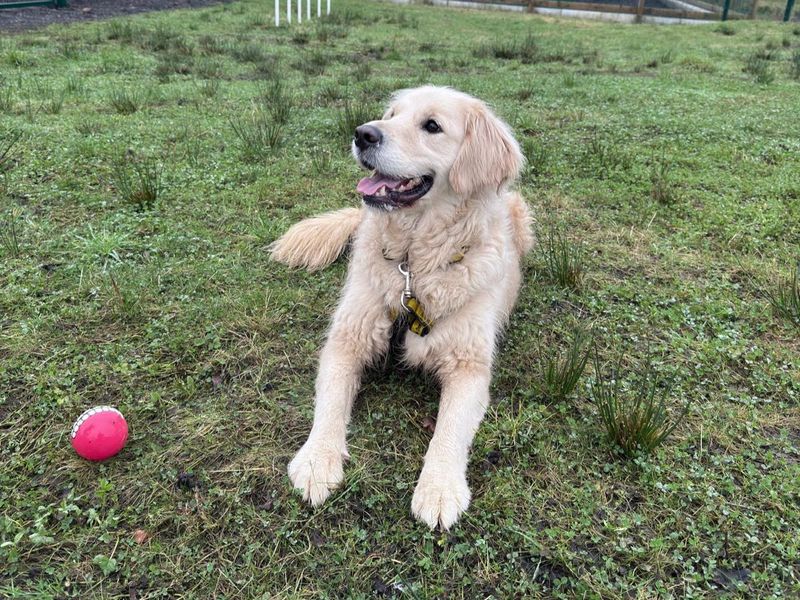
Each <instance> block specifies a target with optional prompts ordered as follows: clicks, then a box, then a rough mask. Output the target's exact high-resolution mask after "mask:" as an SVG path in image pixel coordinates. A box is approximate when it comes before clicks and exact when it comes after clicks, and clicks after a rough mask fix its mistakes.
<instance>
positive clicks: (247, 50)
mask: <svg viewBox="0 0 800 600" xmlns="http://www.w3.org/2000/svg"><path fill="white" fill-rule="evenodd" d="M228 52H229V54H230V55H231V56H232V57H233V58H235V59H236V60H238V61H239V62H243V63H264V62H267V61H269V60H270V56H269V54H267V52H266V51H265V50H264V48H263V47H262V46H261V45H259V44H257V43H255V42H244V43H240V44H233V45H231V46H229V48H228Z"/></svg>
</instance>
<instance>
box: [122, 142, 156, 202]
mask: <svg viewBox="0 0 800 600" xmlns="http://www.w3.org/2000/svg"><path fill="white" fill-rule="evenodd" d="M161 175H162V166H161V165H160V164H159V163H157V162H156V161H154V160H150V159H138V158H136V157H135V156H134V155H133V153H132V152H131V151H128V152H126V153H125V155H124V156H122V157H120V158H119V159H118V160H117V161H116V162H115V163H114V166H113V172H112V178H111V180H112V183H113V185H114V187H115V188H116V190H117V193H118V194H119V196H120V198H121V199H122V200H123V201H125V202H126V203H127V204H131V205H133V206H134V207H135V208H136V209H137V210H140V211H144V210H148V209H151V208H153V206H155V203H156V201H157V200H158V199H159V197H160V196H161V193H162V191H163V186H162V178H161Z"/></svg>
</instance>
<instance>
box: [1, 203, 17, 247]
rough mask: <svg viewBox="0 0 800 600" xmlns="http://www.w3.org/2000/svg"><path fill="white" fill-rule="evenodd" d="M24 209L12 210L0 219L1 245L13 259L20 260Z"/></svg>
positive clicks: (15, 208)
mask: <svg viewBox="0 0 800 600" xmlns="http://www.w3.org/2000/svg"><path fill="white" fill-rule="evenodd" d="M21 223H22V209H20V208H18V207H14V208H12V209H11V210H10V211H8V213H7V214H6V215H3V217H2V219H0V245H1V246H2V247H3V248H4V249H5V251H6V254H8V255H9V256H11V258H19V256H20V254H21V252H20V243H19V240H20V233H21V229H22V227H21Z"/></svg>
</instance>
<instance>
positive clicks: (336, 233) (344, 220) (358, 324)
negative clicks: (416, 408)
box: [272, 86, 533, 528]
mask: <svg viewBox="0 0 800 600" xmlns="http://www.w3.org/2000/svg"><path fill="white" fill-rule="evenodd" d="M428 119H435V120H436V121H437V122H438V123H439V124H440V125H441V127H442V130H443V131H442V133H437V134H430V133H428V132H426V131H425V130H424V129H423V126H422V125H423V124H424V123H425V122H426V120H428ZM369 125H372V126H374V127H377V128H378V129H379V130H380V131H381V132H382V133H383V136H384V137H383V140H382V141H381V143H380V146H379V148H378V149H377V151H376V152H375V154H374V155H372V158H373V160H374V166H376V167H377V168H378V170H379V171H380V172H382V173H388V174H393V175H395V176H406V177H413V176H418V175H423V174H433V175H434V183H433V187H432V188H431V190H430V191H429V192H428V193H427V194H426V195H425V196H423V197H422V198H421V199H419V200H418V201H417V202H416V203H415V204H413V205H412V206H410V207H405V208H398V209H395V210H391V211H384V210H380V209H377V208H372V207H364V208H362V209H360V210H358V209H352V208H348V209H344V210H340V211H336V212H332V213H327V214H324V215H321V216H318V217H315V218H313V219H310V220H306V221H303V222H301V223H298V224H297V225H295V226H293V227H292V228H291V229H289V231H288V232H287V233H286V234H285V235H284V236H283V237H281V238H280V239H279V240H278V241H277V242H276V243H275V244H273V246H272V257H273V258H274V259H275V260H278V261H280V262H283V263H286V264H289V265H292V266H304V267H307V268H309V269H319V268H321V267H323V266H325V265H327V264H329V263H330V262H332V261H333V260H334V259H335V258H336V257H337V256H338V255H339V254H340V253H341V252H342V251H343V249H344V247H345V245H346V243H347V241H348V238H350V236H351V235H352V236H353V241H352V255H351V258H350V265H349V269H348V273H347V281H346V283H345V286H344V291H343V293H342V298H341V301H340V302H339V306H338V308H337V309H336V312H335V314H334V316H333V321H332V324H331V327H330V331H329V333H328V339H327V342H326V343H325V346H324V348H323V349H322V354H321V356H320V365H319V373H318V375H317V381H316V400H315V410H314V424H313V426H312V428H311V433H310V435H309V437H308V440H307V441H306V443H305V444H304V445H303V447H302V448H301V449H300V450H299V452H298V453H297V455H296V456H295V457H294V459H293V460H292V461H291V462H290V463H289V477H290V478H291V480H292V483H293V484H294V486H295V487H296V488H298V489H299V490H301V491H302V493H303V497H304V498H305V499H306V500H308V501H310V502H311V503H312V504H313V505H314V506H318V505H320V504H321V503H322V502H324V500H325V499H326V498H327V497H328V495H329V494H330V493H331V490H333V489H334V488H336V487H337V486H338V485H339V484H340V483H341V482H342V479H343V477H344V472H343V462H344V460H345V459H346V458H347V457H348V453H347V444H346V441H345V436H346V433H347V423H348V421H349V420H350V413H351V408H352V406H353V401H354V399H355V397H356V394H357V392H358V388H359V385H360V378H361V373H362V371H363V369H364V367H365V366H366V365H368V364H369V363H370V362H371V361H374V360H375V359H376V358H377V357H379V356H381V355H382V354H384V353H385V352H386V351H387V348H388V345H389V337H390V330H391V327H392V321H391V318H390V314H392V313H393V312H394V313H397V312H399V311H400V310H401V305H400V297H401V292H402V290H403V286H404V279H403V277H402V275H401V274H400V273H399V271H398V268H397V267H398V264H399V263H400V262H401V261H402V260H403V259H404V258H406V257H407V260H408V264H409V268H410V270H411V271H412V273H413V279H412V289H413V294H414V296H415V297H416V298H418V299H419V301H420V302H421V304H422V306H423V307H424V310H425V313H426V315H427V316H428V317H429V318H430V319H432V320H433V321H434V324H433V327H432V329H431V332H430V333H429V334H428V335H427V336H425V337H419V336H418V335H416V334H414V333H412V332H408V333H407V334H406V335H405V342H404V344H403V346H404V353H405V355H404V356H405V360H406V362H407V363H408V364H409V365H413V366H422V367H424V368H426V369H428V370H430V371H432V372H433V373H435V374H436V375H437V377H438V379H439V380H440V382H441V386H442V391H441V400H440V405H439V415H438V419H437V423H436V430H435V432H434V434H433V439H432V440H431V443H430V446H429V448H428V452H427V454H426V456H425V462H424V466H423V468H422V472H421V474H420V476H419V480H418V482H417V486H416V489H415V491H414V496H413V499H412V501H411V511H412V512H413V514H414V515H415V516H416V517H417V518H419V519H421V520H422V521H424V522H425V523H427V524H428V525H429V526H430V527H431V528H433V527H436V526H437V525H439V526H441V527H443V528H449V527H450V526H451V525H452V524H453V523H455V522H456V520H457V519H458V517H459V515H460V514H461V513H462V512H463V511H464V510H466V508H467V506H468V505H469V501H470V490H469V487H468V485H467V477H466V473H467V462H468V457H469V448H470V445H471V444H472V439H473V437H474V435H475V432H476V430H477V429H478V425H479V424H480V422H481V419H482V418H483V415H484V412H485V411H486V407H487V405H488V404H489V382H490V378H491V370H492V360H493V354H494V348H495V343H496V340H497V337H498V333H499V332H500V330H501V328H502V326H503V324H504V323H505V322H506V320H507V318H508V315H509V312H510V311H511V309H512V307H513V305H514V303H515V301H516V298H517V292H518V290H519V285H520V279H521V274H520V267H519V262H520V257H521V256H522V255H524V254H525V253H526V252H527V251H528V250H529V249H530V248H531V246H532V244H533V236H532V234H531V218H530V216H529V213H528V208H527V205H526V204H525V201H524V200H523V199H522V198H521V197H520V195H519V194H517V193H516V192H513V191H509V190H508V186H509V185H510V184H511V183H513V182H514V180H515V179H516V177H517V176H518V174H519V171H520V168H521V166H522V163H523V157H522V154H521V153H520V150H519V146H518V144H517V142H516V141H515V140H514V137H513V135H512V134H511V132H510V130H509V128H508V127H507V126H506V125H505V124H504V123H503V122H502V121H500V120H499V119H498V118H497V117H496V116H495V115H493V114H492V112H491V111H490V110H489V109H488V108H487V107H486V105H485V104H483V103H482V102H480V101H479V100H477V99H475V98H473V97H471V96H468V95H466V94H463V93H460V92H456V91H454V90H451V89H448V88H439V87H431V86H426V87H422V88H416V89H411V90H404V91H401V92H399V93H397V94H396V95H395V97H394V99H393V101H392V103H391V104H390V106H389V109H388V110H387V112H386V114H385V115H384V117H383V119H382V120H379V121H373V122H371V123H369ZM353 151H354V154H355V155H356V158H357V159H358V158H359V150H358V149H357V148H356V147H355V146H354V147H353ZM461 252H463V254H464V257H463V260H461V261H460V262H453V260H452V257H453V256H454V255H456V254H458V253H461Z"/></svg>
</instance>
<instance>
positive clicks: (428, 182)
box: [352, 86, 523, 210]
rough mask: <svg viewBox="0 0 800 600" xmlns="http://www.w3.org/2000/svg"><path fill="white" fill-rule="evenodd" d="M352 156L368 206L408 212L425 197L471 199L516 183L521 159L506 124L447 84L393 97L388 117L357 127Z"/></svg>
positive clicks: (484, 106) (387, 113)
mask: <svg viewBox="0 0 800 600" xmlns="http://www.w3.org/2000/svg"><path fill="white" fill-rule="evenodd" d="M352 147H353V155H354V156H355V158H356V160H357V161H358V162H359V163H360V164H361V165H362V166H363V167H364V168H366V169H369V170H374V171H375V172H374V174H373V175H372V176H370V177H366V178H364V179H362V180H361V181H360V182H359V183H358V191H359V192H361V194H362V196H363V197H364V202H365V204H367V205H368V206H372V207H376V208H380V209H383V210H393V209H397V208H407V207H410V206H413V205H414V204H415V203H416V202H417V200H419V199H421V198H423V197H431V198H433V197H438V196H444V195H446V196H449V197H453V196H455V197H458V198H461V199H467V198H469V197H471V196H475V195H478V194H481V193H485V192H486V191H487V190H491V191H493V192H496V191H497V190H498V189H499V188H501V187H502V186H504V185H506V184H507V183H510V182H511V181H513V180H514V179H515V178H516V177H517V175H518V174H519V170H520V168H521V167H522V163H523V157H522V153H521V152H520V149H519V144H517V142H516V140H515V139H514V136H513V135H512V134H511V130H510V129H509V128H508V126H507V125H506V124H505V123H503V121H501V120H500V119H499V118H497V117H496V116H495V115H494V114H493V113H492V112H491V111H490V110H489V108H488V107H487V106H486V105H485V104H484V103H483V102H481V101H480V100H478V99H476V98H473V97H472V96H469V95H467V94H464V93H461V92H457V91H455V90H452V89H449V88H443V87H433V86H425V87H420V88H414V89H409V90H402V91H400V92H398V93H397V94H395V96H394V98H393V99H392V102H391V103H390V105H389V108H388V109H387V111H386V113H385V114H384V115H383V118H382V119H381V120H379V121H370V122H369V123H365V124H364V125H361V126H359V127H357V128H356V132H355V136H354V138H353V146H352Z"/></svg>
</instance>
